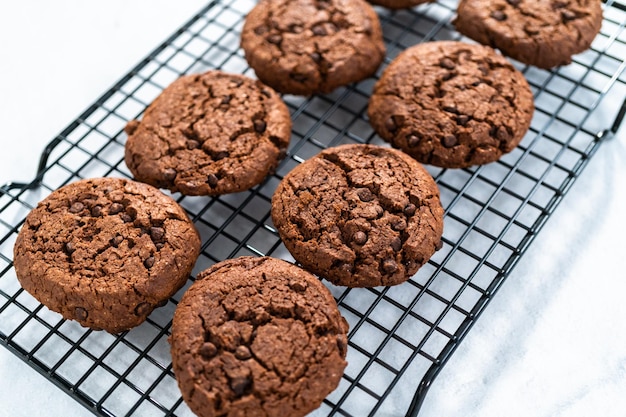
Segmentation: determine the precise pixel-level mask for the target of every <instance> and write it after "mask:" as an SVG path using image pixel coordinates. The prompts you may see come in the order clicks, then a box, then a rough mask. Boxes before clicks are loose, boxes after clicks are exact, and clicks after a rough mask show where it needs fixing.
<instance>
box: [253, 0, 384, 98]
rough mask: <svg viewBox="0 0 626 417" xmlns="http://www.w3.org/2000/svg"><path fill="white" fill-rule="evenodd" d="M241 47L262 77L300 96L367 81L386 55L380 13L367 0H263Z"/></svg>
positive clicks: (284, 91) (255, 10) (275, 85)
mask: <svg viewBox="0 0 626 417" xmlns="http://www.w3.org/2000/svg"><path fill="white" fill-rule="evenodd" d="M241 47H242V48H243V50H244V52H245V56H246V60H247V61H248V63H249V64H250V66H251V67H252V68H254V71H255V72H256V75H257V77H258V78H259V79H260V80H261V81H263V82H264V83H266V84H267V85H270V86H272V87H273V88H275V89H276V90H277V91H280V92H283V93H291V94H302V95H310V94H314V93H328V92H331V91H332V90H334V89H335V88H337V87H339V86H343V85H346V84H349V83H352V82H356V81H360V80H363V79H365V78H367V77H369V76H371V75H373V74H374V73H375V72H376V70H377V68H378V67H379V65H380V63H381V62H382V60H383V58H384V56H385V46H384V43H383V36H382V30H381V26H380V22H379V20H378V16H377V15H376V12H375V11H374V9H373V8H372V7H371V6H370V5H369V4H368V3H367V2H365V1H364V0H261V1H260V2H259V3H258V4H257V5H256V6H255V7H254V8H253V9H252V10H251V11H250V13H249V14H248V16H247V17H246V21H245V24H244V26H243V31H242V33H241Z"/></svg>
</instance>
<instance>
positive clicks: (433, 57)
mask: <svg viewBox="0 0 626 417" xmlns="http://www.w3.org/2000/svg"><path fill="white" fill-rule="evenodd" d="M533 111H534V104H533V95H532V91H531V90H530V87H529V85H528V83H527V81H526V79H525V78H524V75H523V74H522V73H521V72H519V71H518V70H517V69H515V67H513V65H511V64H510V63H509V62H508V61H507V60H506V59H505V58H504V57H502V56H501V55H500V54H498V53H496V52H495V51H494V50H493V49H491V48H490V47H488V46H483V45H475V44H466V43H462V42H454V41H439V42H428V43H423V44H418V45H415V46H413V47H411V48H408V49H406V50H405V51H404V52H402V53H401V54H400V55H398V57H397V58H396V59H394V60H393V61H392V62H391V64H390V65H389V66H388V67H387V68H386V69H385V71H384V72H383V75H382V76H381V78H380V79H379V81H378V82H377V83H376V85H375V86H374V92H373V93H372V96H371V97H370V101H369V107H368V115H369V118H370V123H371V124H372V126H373V127H374V129H375V130H376V132H377V133H378V134H379V135H380V136H381V137H382V138H383V139H384V140H386V141H387V142H389V143H391V145H392V146H394V147H397V148H400V149H402V150H403V151H404V152H406V153H407V154H409V155H411V156H412V157H414V158H415V159H417V160H418V161H420V162H422V163H426V164H432V165H436V166H440V167H444V168H462V167H469V166H471V165H477V164H486V163H489V162H493V161H496V160H498V159H499V158H500V157H501V156H502V155H503V154H505V153H507V152H510V151H511V150H513V149H514V148H515V147H516V146H517V145H518V144H519V142H520V141H521V140H522V138H523V137H524V134H525V133H526V132H527V131H528V128H529V127H530V121H531V119H532V115H533Z"/></svg>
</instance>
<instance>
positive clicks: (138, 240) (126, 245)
mask: <svg viewBox="0 0 626 417" xmlns="http://www.w3.org/2000/svg"><path fill="white" fill-rule="evenodd" d="M199 251H200V239H199V237H198V233H197V232H196V230H195V228H194V226H193V224H192V223H191V221H190V220H189V218H188V217H187V215H186V213H185V211H184V210H183V209H182V208H181V207H180V206H179V205H178V204H177V203H176V202H175V201H174V200H172V199H171V198H169V197H167V196H165V195H164V194H163V193H161V192H160V191H159V190H157V189H156V188H154V187H151V186H149V185H147V184H142V183H138V182H134V181H129V180H124V179H117V178H99V179H91V180H82V181H78V182H75V183H72V184H69V185H67V186H65V187H62V188H60V189H59V190H57V191H54V192H53V193H51V194H50V195H49V196H48V197H47V198H45V199H44V200H43V201H42V202H41V203H39V205H38V206H37V207H36V208H35V209H33V210H32V211H31V212H30V213H29V214H28V216H27V217H26V221H25V223H24V225H23V226H22V229H21V230H20V232H19V234H18V236H17V240H16V242H15V247H14V266H15V272H16V274H17V278H18V280H19V282H20V284H21V285H22V287H23V288H24V289H25V290H26V291H28V292H29V293H30V294H32V295H33V296H34V297H35V298H36V299H37V300H39V301H40V302H41V303H42V304H44V305H46V306H47V307H48V308H50V309H51V310H53V311H56V312H58V313H61V314H62V315H63V317H64V318H66V319H72V320H76V321H78V322H79V323H80V324H81V325H83V326H86V327H90V328H93V329H104V330H106V331H108V332H111V333H117V332H120V331H123V330H127V329H130V328H131V327H134V326H137V325H138V324H140V323H141V322H143V321H144V320H145V319H146V317H147V316H148V314H150V312H151V311H152V310H153V309H154V308H155V307H157V306H159V305H161V304H163V303H166V302H167V299H168V298H169V297H170V296H172V295H173V294H174V293H175V292H176V291H177V290H178V289H180V288H181V287H182V286H183V284H184V283H185V281H186V280H187V278H188V276H189V273H190V272H191V269H192V267H193V265H194V263H195V262H196V258H197V257H198V254H199Z"/></svg>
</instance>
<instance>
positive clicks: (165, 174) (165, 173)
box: [163, 168, 177, 181]
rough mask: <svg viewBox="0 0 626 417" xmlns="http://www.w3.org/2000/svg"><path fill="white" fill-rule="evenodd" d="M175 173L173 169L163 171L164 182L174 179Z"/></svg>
mask: <svg viewBox="0 0 626 417" xmlns="http://www.w3.org/2000/svg"><path fill="white" fill-rule="evenodd" d="M176 175H177V172H176V170H175V169H174V168H167V169H166V170H165V171H163V178H165V180H167V181H172V180H173V179H174V178H176Z"/></svg>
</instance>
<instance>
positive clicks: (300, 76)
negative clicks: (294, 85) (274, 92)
mask: <svg viewBox="0 0 626 417" xmlns="http://www.w3.org/2000/svg"><path fill="white" fill-rule="evenodd" d="M289 78H291V79H292V80H294V81H297V82H299V83H303V82H305V81H306V80H307V79H308V78H307V76H306V75H305V74H300V73H297V72H292V73H291V74H289Z"/></svg>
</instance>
